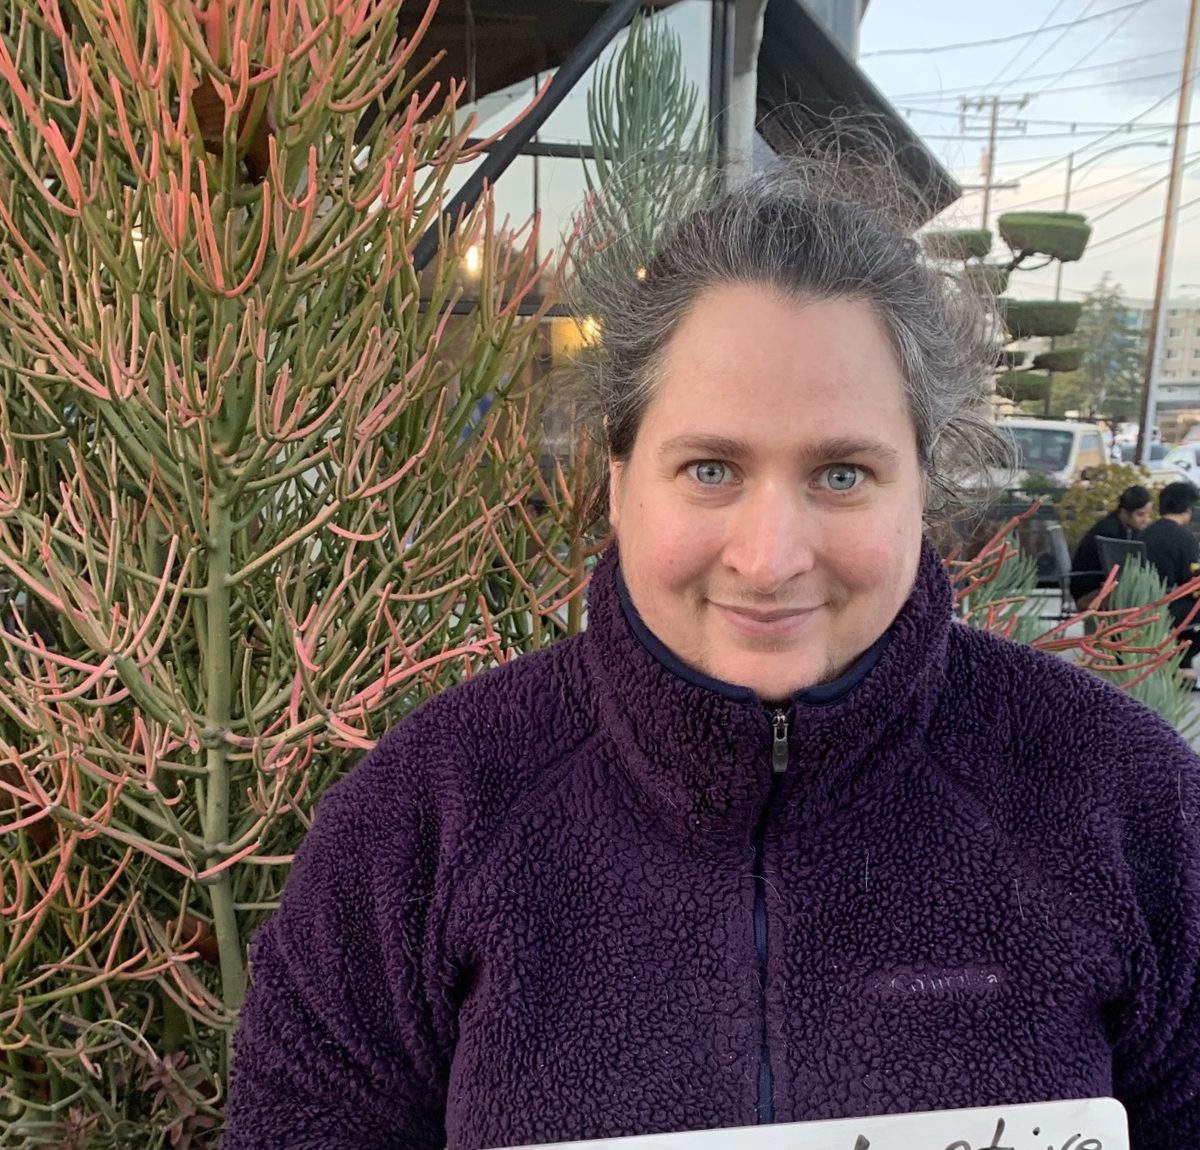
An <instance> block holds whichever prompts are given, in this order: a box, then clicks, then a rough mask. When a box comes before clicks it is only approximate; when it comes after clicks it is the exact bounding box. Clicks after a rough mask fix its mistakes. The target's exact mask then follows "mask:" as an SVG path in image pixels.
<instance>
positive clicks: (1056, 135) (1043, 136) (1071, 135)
mask: <svg viewBox="0 0 1200 1150" xmlns="http://www.w3.org/2000/svg"><path fill="white" fill-rule="evenodd" d="M1124 126H1125V125H1124V124H1121V125H1119V126H1118V127H1117V128H1111V129H1109V130H1108V131H1104V130H1103V129H1102V128H1092V129H1089V130H1088V131H1086V132H1034V133H1032V134H1030V133H1021V134H1020V135H1016V136H1008V137H1006V138H1007V139H1010V140H1015V139H1021V140H1078V139H1082V138H1083V137H1086V136H1097V137H1098V138H1097V139H1095V140H1092V141H1090V142H1089V143H1088V145H1087V146H1088V147H1094V146H1095V145H1096V144H1098V143H1100V142H1101V140H1107V139H1108V138H1109V136H1112V135H1114V134H1115V133H1116V132H1118V131H1120V129H1121V128H1123V127H1124ZM1192 126H1194V125H1193V123H1191V122H1189V123H1188V124H1187V127H1192ZM974 130H975V129H972V131H974ZM1146 130H1147V131H1152V132H1163V131H1169V130H1170V126H1169V125H1168V126H1167V127H1165V128H1164V127H1155V128H1147V129H1146ZM921 139H923V140H965V141H967V142H968V143H970V142H973V141H980V142H982V141H985V140H986V139H987V136H963V135H958V136H948V135H944V134H943V135H936V134H933V133H930V132H922V133H921ZM1061 158H1062V159H1064V160H1065V159H1066V156H1063V157H1061Z"/></svg>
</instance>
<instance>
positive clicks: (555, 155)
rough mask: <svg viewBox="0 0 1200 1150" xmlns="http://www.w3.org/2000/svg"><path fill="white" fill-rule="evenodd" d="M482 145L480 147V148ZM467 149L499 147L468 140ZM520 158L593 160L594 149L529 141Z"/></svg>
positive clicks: (580, 145) (578, 145)
mask: <svg viewBox="0 0 1200 1150" xmlns="http://www.w3.org/2000/svg"><path fill="white" fill-rule="evenodd" d="M481 145H482V146H481ZM467 146H468V147H475V148H480V150H481V151H484V152H492V151H494V150H495V149H496V148H498V147H499V146H500V145H499V143H495V144H483V142H482V141H481V140H468V141H467ZM521 155H522V156H538V157H540V158H541V159H543V160H594V159H595V158H596V149H595V148H593V147H592V145H591V144H551V143H543V142H542V141H541V140H530V141H529V143H528V144H526V145H525V147H523V148H522V149H521Z"/></svg>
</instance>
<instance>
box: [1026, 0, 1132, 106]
mask: <svg viewBox="0 0 1200 1150" xmlns="http://www.w3.org/2000/svg"><path fill="white" fill-rule="evenodd" d="M1095 2H1096V0H1088V6H1087V7H1086V8H1085V9H1084V10H1083V11H1082V12H1080V13H1079V15H1078V16H1077V17H1076V18H1075V19H1074V20H1073V21H1072V22H1071V23H1070V24H1068V25H1067V26H1066V27H1065V28H1064V29H1063V30H1062V31H1061V32H1060V33H1059V34H1058V35H1057V36H1056V37H1055V38H1054V39H1053V40H1051V41H1050V43H1049V44H1047V45H1046V47H1045V48H1043V49H1042V51H1041V52H1040V54H1039V55H1037V56H1035V57H1034V58H1033V59H1032V60H1031V61H1030V62H1029V63H1028V64H1027V65H1026V66H1025V71H1024V72H1022V73H1021V74H1020V75H1018V76H1016V77H1015V78H1014V79H1012V80H1009V81H1008V82H1007V83H1006V84H1005V85H1004V87H1005V88H1011V87H1012V86H1013V84H1015V83H1016V82H1017V81H1018V80H1020V79H1021V76H1026V75H1028V74H1029V72H1030V71H1031V70H1032V69H1033V68H1034V67H1035V65H1037V64H1040V63H1041V62H1042V61H1043V60H1044V59H1045V58H1046V57H1047V56H1048V55H1049V54H1050V53H1051V52H1053V51H1054V49H1055V48H1057V47H1058V46H1059V44H1061V43H1062V41H1063V38H1064V37H1065V36H1066V35H1067V34H1068V33H1070V32H1072V31H1074V30H1075V28H1076V27H1078V25H1079V23H1080V21H1082V19H1083V18H1084V17H1085V16H1086V15H1087V14H1088V12H1089V11H1090V9H1091V8H1092V6H1093V5H1094V4H1095ZM1136 11H1137V9H1136V8H1134V9H1132V10H1131V11H1129V12H1127V13H1126V14H1125V20H1128V19H1129V18H1130V17H1131V16H1132V15H1133V14H1134V12H1136ZM1123 24H1124V21H1122V22H1121V24H1118V25H1117V27H1116V28H1114V29H1113V32H1112V34H1113V35H1116V33H1117V32H1118V31H1120V29H1121V27H1122V26H1123ZM1060 78H1061V77H1060Z"/></svg>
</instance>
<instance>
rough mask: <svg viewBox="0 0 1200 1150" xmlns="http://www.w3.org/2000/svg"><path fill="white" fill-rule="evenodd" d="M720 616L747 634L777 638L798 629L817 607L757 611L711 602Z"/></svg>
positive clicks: (812, 614) (814, 612)
mask: <svg viewBox="0 0 1200 1150" xmlns="http://www.w3.org/2000/svg"><path fill="white" fill-rule="evenodd" d="M712 606H714V607H715V608H716V609H717V611H718V612H719V613H720V614H721V616H722V618H724V619H725V620H726V621H728V622H729V623H731V624H732V625H733V626H734V627H735V628H736V629H737V630H739V631H742V632H744V633H745V634H747V635H755V636H769V637H773V638H778V637H780V636H782V635H787V634H790V633H791V632H793V631H797V630H799V629H800V628H801V627H802V626H803V625H804V624H805V623H806V622H807V621H808V620H809V619H811V618H812V617H813V616H814V615H815V614H816V613H817V611H818V608H817V607H782V608H778V609H776V610H773V611H759V610H755V609H754V608H752V607H734V606H729V605H727V604H725V603H713V604H712Z"/></svg>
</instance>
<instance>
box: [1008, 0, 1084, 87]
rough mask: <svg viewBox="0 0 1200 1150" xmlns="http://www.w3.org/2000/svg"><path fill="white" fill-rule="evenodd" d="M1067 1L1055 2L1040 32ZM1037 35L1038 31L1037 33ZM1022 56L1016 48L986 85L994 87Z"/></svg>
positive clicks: (1039, 29)
mask: <svg viewBox="0 0 1200 1150" xmlns="http://www.w3.org/2000/svg"><path fill="white" fill-rule="evenodd" d="M1095 2H1096V0H1089V3H1088V8H1090V7H1091V6H1092V4H1094V3H1095ZM1065 3H1066V0H1058V3H1057V4H1055V5H1054V7H1053V8H1051V9H1050V11H1049V12H1048V13H1046V18H1045V20H1043V21H1042V22H1041V24H1039V25H1038V29H1037V30H1038V32H1040V31H1041V30H1042V29H1043V28H1045V27H1046V25H1047V24H1049V23H1050V21H1051V20H1053V19H1054V17H1055V16H1056V15H1057V13H1058V10H1059V9H1060V8H1061V7H1062V6H1063V4H1065ZM1084 11H1085V12H1086V11H1087V9H1084ZM1035 35H1036V33H1035ZM1020 58H1021V49H1020V48H1018V49H1017V50H1016V51H1015V52H1014V53H1013V54H1012V55H1011V56H1010V57H1009V58H1008V61H1007V63H1005V65H1004V67H1003V68H1001V69H1000V71H999V72H997V73H996V74H995V75H994V76H993V77H992V81H991V83H990V84H987V85H986V87H988V88H990V87H992V85H993V84H998V83H999V82H1000V77H1001V76H1003V75H1004V73H1005V72H1007V71H1008V70H1009V68H1011V67H1012V66H1013V65H1014V64H1015V63H1016V62H1017V61H1018V60H1019V59H1020Z"/></svg>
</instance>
